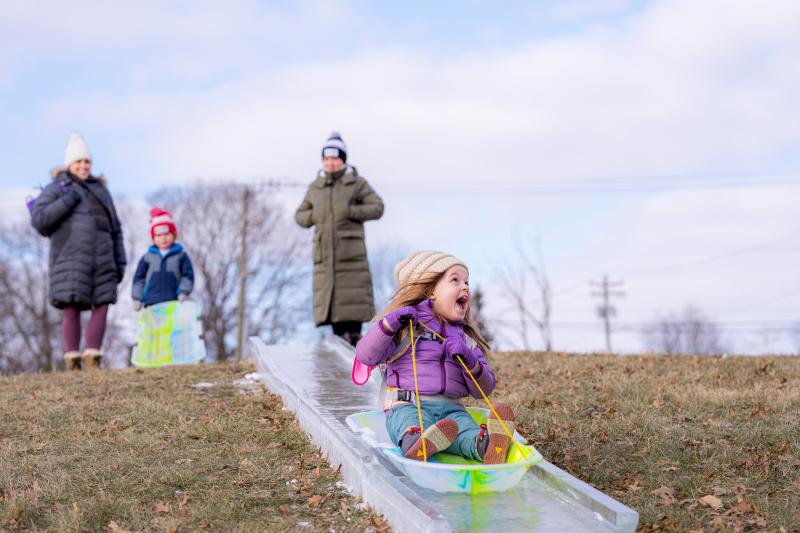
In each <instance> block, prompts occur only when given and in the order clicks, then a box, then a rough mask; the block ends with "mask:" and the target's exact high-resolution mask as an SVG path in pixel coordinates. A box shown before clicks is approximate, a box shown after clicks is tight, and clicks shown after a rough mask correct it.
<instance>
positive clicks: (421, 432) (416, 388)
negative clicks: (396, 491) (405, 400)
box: [408, 321, 428, 463]
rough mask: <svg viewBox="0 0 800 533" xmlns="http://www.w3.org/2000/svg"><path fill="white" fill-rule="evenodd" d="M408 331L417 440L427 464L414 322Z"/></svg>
mask: <svg viewBox="0 0 800 533" xmlns="http://www.w3.org/2000/svg"><path fill="white" fill-rule="evenodd" d="M408 329H409V331H410V332H411V366H412V367H413V368H414V393H415V394H416V396H415V397H414V398H415V399H416V400H417V416H418V417H419V438H420V439H422V460H423V461H425V462H426V463H427V462H428V450H427V449H426V447H425V439H424V438H423V437H422V436H423V435H424V434H425V428H424V427H423V426H422V407H420V401H419V382H418V381H417V354H416V352H415V350H414V322H413V321H409V328H408Z"/></svg>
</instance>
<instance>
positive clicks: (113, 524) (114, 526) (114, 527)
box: [106, 520, 130, 533]
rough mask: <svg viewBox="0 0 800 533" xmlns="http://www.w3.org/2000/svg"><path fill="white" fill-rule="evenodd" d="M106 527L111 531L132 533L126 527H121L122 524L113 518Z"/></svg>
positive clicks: (112, 532)
mask: <svg viewBox="0 0 800 533" xmlns="http://www.w3.org/2000/svg"><path fill="white" fill-rule="evenodd" d="M106 528H107V529H108V530H109V531H110V532H111V533H130V531H128V530H127V529H125V528H122V527H120V525H119V524H117V523H116V522H115V521H113V520H112V521H111V522H109V523H108V525H107V526H106Z"/></svg>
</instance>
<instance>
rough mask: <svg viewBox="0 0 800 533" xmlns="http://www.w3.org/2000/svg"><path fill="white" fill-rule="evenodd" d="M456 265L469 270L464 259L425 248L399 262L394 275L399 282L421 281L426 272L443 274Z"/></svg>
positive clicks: (403, 283) (404, 283) (401, 283)
mask: <svg viewBox="0 0 800 533" xmlns="http://www.w3.org/2000/svg"><path fill="white" fill-rule="evenodd" d="M455 265H461V266H463V267H464V268H466V269H467V272H469V269H468V268H467V265H466V264H464V261H462V260H461V259H459V258H457V257H456V256H454V255H450V254H446V253H443V252H436V251H433V250H423V251H421V252H413V253H412V254H411V255H409V256H408V257H406V258H405V259H403V260H402V261H400V262H399V263H397V264H396V265H395V267H394V275H395V277H396V278H397V283H398V284H400V285H406V284H408V283H415V282H417V281H419V280H420V278H421V277H422V275H423V274H425V273H432V274H441V273H443V272H446V271H447V269H448V268H450V267H452V266H455Z"/></svg>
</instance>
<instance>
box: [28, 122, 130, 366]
mask: <svg viewBox="0 0 800 533" xmlns="http://www.w3.org/2000/svg"><path fill="white" fill-rule="evenodd" d="M91 165H92V156H91V154H90V153H89V150H88V148H87V146H86V143H85V142H84V141H83V138H81V136H80V135H79V134H77V133H73V134H72V135H71V136H70V138H69V141H68V143H67V149H66V151H65V154H64V167H63V168H57V169H55V170H53V172H52V174H53V182H52V183H50V184H49V185H48V186H47V187H45V189H44V191H42V194H41V195H40V196H39V197H38V198H37V199H36V204H35V205H34V207H33V210H32V211H31V222H32V224H33V226H34V227H35V228H36V229H37V230H38V231H39V233H41V234H43V235H48V236H49V237H50V303H51V304H52V305H53V306H55V307H57V308H59V309H63V315H62V321H61V338H62V342H63V346H64V361H65V362H66V366H67V369H68V370H80V369H81V366H83V368H97V367H99V366H100V361H101V359H102V352H101V351H100V346H101V344H102V342H103V336H104V335H105V329H106V315H107V313H108V306H109V305H110V304H113V303H116V301H117V285H118V284H119V282H120V281H121V280H122V276H123V274H124V273H125V263H126V259H125V247H124V244H123V241H122V229H121V227H120V222H119V218H118V217H117V211H116V209H115V207H114V202H113V200H112V199H111V194H110V193H109V192H108V189H107V188H106V185H105V178H103V177H102V176H100V177H95V176H92V175H91ZM85 310H91V312H92V313H91V316H90V318H89V323H88V325H87V327H86V335H85V349H84V351H83V353H81V352H80V350H79V349H80V336H81V321H80V313H81V311H85Z"/></svg>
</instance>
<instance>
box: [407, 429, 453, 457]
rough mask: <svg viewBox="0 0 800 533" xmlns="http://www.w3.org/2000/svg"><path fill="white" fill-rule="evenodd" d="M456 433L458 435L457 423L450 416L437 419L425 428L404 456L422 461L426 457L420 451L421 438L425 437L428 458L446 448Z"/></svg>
mask: <svg viewBox="0 0 800 533" xmlns="http://www.w3.org/2000/svg"><path fill="white" fill-rule="evenodd" d="M456 435H458V423H457V422H456V421H455V420H452V419H450V418H445V419H443V420H439V421H438V422H436V423H435V424H434V425H432V426H430V427H429V428H428V429H426V430H425V433H423V434H422V437H421V438H419V439H417V442H415V443H414V444H413V445H412V446H411V448H409V449H408V451H407V452H406V453H405V455H404V457H406V458H407V459H415V460H417V461H424V460H425V459H426V457H425V453H423V451H422V439H425V451H426V452H427V453H428V455H427V458H428V459H429V458H430V457H432V456H433V455H434V454H436V453H438V452H440V451H442V450H445V449H447V448H448V447H449V446H450V444H452V442H453V440H454V439H455V438H456Z"/></svg>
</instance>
